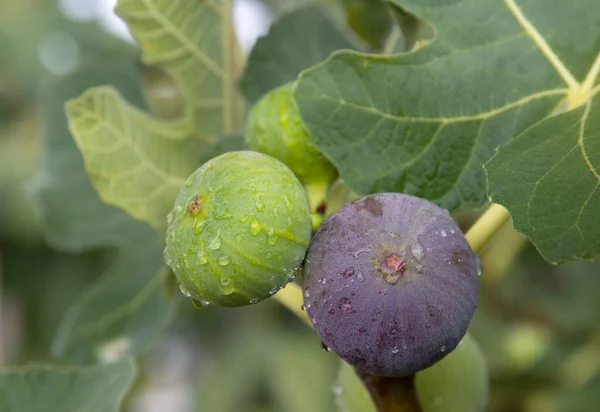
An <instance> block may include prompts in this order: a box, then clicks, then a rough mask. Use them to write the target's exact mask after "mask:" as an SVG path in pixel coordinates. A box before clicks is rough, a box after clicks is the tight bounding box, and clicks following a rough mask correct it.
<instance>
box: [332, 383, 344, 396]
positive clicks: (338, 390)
mask: <svg viewBox="0 0 600 412" xmlns="http://www.w3.org/2000/svg"><path fill="white" fill-rule="evenodd" d="M342 392H343V389H342V387H341V385H337V386H334V387H333V394H334V395H335V396H340V395H341V394H342Z"/></svg>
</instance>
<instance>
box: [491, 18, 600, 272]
mask: <svg viewBox="0 0 600 412" xmlns="http://www.w3.org/2000/svg"><path fill="white" fill-rule="evenodd" d="M597 9H598V12H599V14H600V7H598V8H597ZM599 21H600V20H599ZM599 46H600V45H599ZM597 66H598V67H600V58H599V59H598V65H597ZM598 91H600V88H598V87H597V90H596V91H595V96H594V97H593V98H591V99H589V100H588V101H587V102H586V103H585V104H584V105H583V106H580V107H578V108H576V109H574V110H571V111H568V112H566V113H561V114H559V115H556V116H553V117H549V118H545V119H543V120H542V121H540V122H539V123H537V124H535V125H534V126H532V127H530V128H528V129H527V130H525V131H524V132H523V133H521V134H520V135H519V136H518V138H517V139H515V140H513V141H512V142H511V143H509V144H508V145H506V146H504V147H501V148H500V149H499V150H498V153H497V155H496V156H494V157H493V158H492V160H490V161H489V162H488V163H487V164H486V170H487V172H488V180H489V184H490V195H491V198H492V200H493V201H494V202H497V203H500V204H502V205H504V206H506V207H507V208H508V210H509V211H510V212H511V214H512V216H513V223H514V226H515V228H516V229H517V230H519V231H520V232H522V233H524V234H525V235H526V236H527V237H529V239H531V241H532V242H533V243H534V244H535V246H536V248H537V249H538V251H539V252H540V253H541V255H542V256H543V257H544V258H545V259H546V260H547V261H548V262H551V263H564V262H566V261H570V260H576V259H579V260H595V259H598V258H599V257H600V219H598V216H600V190H598V187H599V186H600V95H599V94H598Z"/></svg>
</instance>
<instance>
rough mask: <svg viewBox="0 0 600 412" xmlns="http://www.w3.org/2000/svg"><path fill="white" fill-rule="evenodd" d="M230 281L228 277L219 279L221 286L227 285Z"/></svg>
mask: <svg viewBox="0 0 600 412" xmlns="http://www.w3.org/2000/svg"><path fill="white" fill-rule="evenodd" d="M230 283H231V279H229V278H223V279H221V286H227V285H229V284H230Z"/></svg>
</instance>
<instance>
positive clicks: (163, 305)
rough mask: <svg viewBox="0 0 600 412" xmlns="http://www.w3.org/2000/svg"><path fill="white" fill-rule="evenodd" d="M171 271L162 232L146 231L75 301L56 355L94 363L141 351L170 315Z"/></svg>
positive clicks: (61, 329)
mask: <svg viewBox="0 0 600 412" xmlns="http://www.w3.org/2000/svg"><path fill="white" fill-rule="evenodd" d="M167 276H171V273H170V272H169V271H168V270H167V268H166V267H165V266H164V264H163V262H162V243H161V241H160V239H159V236H158V235H157V234H156V233H145V234H144V236H143V237H140V238H139V239H138V245H137V247H136V248H129V249H126V250H123V251H122V252H120V253H119V256H118V258H117V259H116V261H115V262H114V263H113V264H112V265H111V266H110V267H109V268H108V270H107V271H106V272H105V273H104V274H103V276H102V277H101V278H100V279H98V281H96V282H95V283H94V284H93V285H92V286H91V287H90V288H89V289H88V290H87V291H86V293H85V294H83V295H82V296H81V297H80V298H79V299H78V300H77V301H75V302H74V304H73V305H72V306H71V308H70V309H69V311H68V312H67V314H66V316H65V317H64V319H63V321H62V323H61V325H60V327H59V329H58V331H57V334H56V336H55V337H54V342H53V344H52V352H53V353H54V355H56V356H59V357H62V358H66V359H69V360H70V361H72V362H76V363H93V362H114V361H115V360H119V359H121V358H123V357H126V356H129V355H134V356H135V355H137V354H139V353H140V352H142V351H143V350H144V349H146V348H147V347H148V345H149V344H151V343H152V342H153V341H154V339H155V338H157V337H158V336H159V335H160V334H161V333H162V332H163V331H164V329H165V328H166V326H167V324H168V323H169V321H170V320H171V315H172V313H173V309H174V301H173V300H172V299H171V298H170V297H169V296H168V295H167V291H166V290H165V285H166V279H167Z"/></svg>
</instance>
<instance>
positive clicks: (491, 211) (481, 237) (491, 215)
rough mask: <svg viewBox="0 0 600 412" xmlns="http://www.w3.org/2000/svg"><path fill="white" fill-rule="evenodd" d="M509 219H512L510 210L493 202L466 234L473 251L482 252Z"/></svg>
mask: <svg viewBox="0 0 600 412" xmlns="http://www.w3.org/2000/svg"><path fill="white" fill-rule="evenodd" d="M508 219H510V213H508V210H506V209H505V208H504V207H503V206H500V205H498V204H496V203H492V204H491V205H490V207H488V209H487V210H486V211H485V212H484V213H483V215H481V217H480V218H479V219H477V222H475V224H474V225H473V226H471V228H470V229H469V230H468V231H467V233H466V235H465V237H466V238H467V242H469V245H470V246H471V249H473V252H475V253H477V254H478V253H479V252H481V251H482V250H483V248H484V247H485V246H486V245H487V244H488V242H489V241H490V239H491V238H492V237H493V236H494V235H495V234H496V232H497V231H498V230H500V228H501V227H502V226H503V225H504V224H505V223H506V222H507V221H508Z"/></svg>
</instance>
